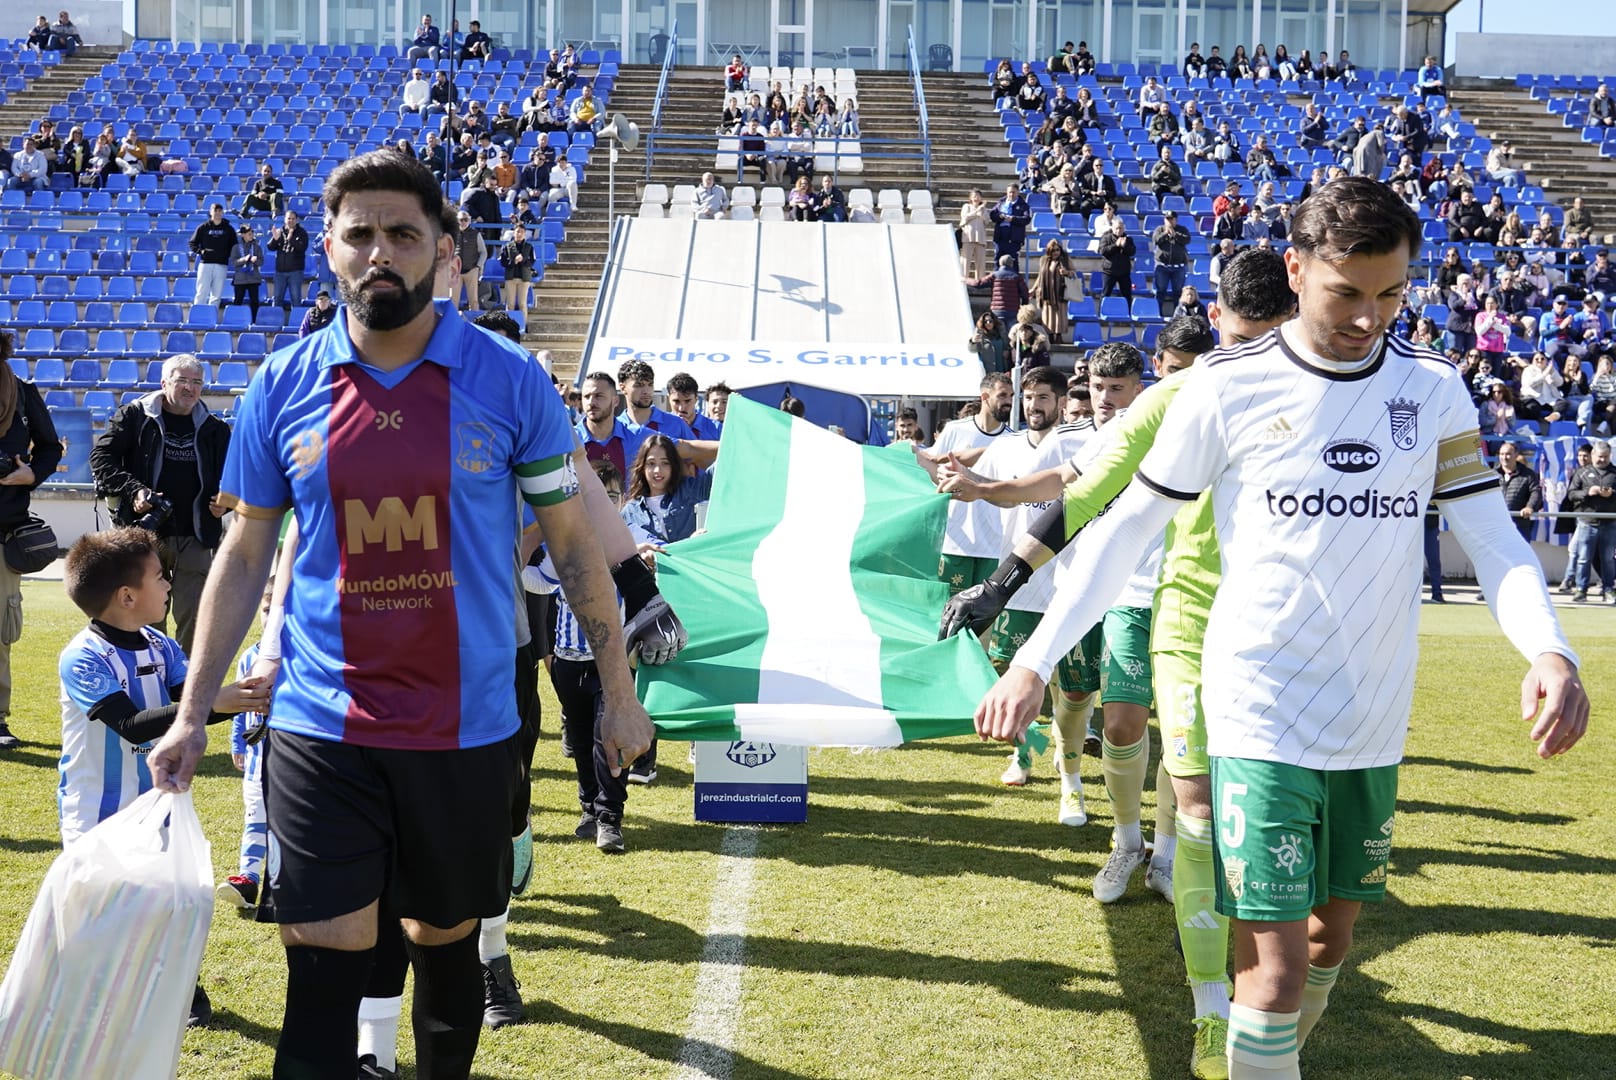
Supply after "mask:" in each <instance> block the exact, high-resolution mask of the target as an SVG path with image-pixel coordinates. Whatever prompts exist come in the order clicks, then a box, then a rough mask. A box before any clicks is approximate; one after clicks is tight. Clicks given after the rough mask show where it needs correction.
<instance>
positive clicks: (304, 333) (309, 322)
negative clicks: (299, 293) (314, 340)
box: [297, 289, 337, 338]
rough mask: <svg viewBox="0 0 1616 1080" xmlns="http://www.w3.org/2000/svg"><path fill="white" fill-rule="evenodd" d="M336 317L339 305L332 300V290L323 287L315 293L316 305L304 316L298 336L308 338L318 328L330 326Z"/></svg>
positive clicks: (298, 329)
mask: <svg viewBox="0 0 1616 1080" xmlns="http://www.w3.org/2000/svg"><path fill="white" fill-rule="evenodd" d="M336 318H337V306H336V305H335V304H333V303H332V302H331V293H330V290H327V289H321V290H320V291H319V292H317V293H315V294H314V306H313V307H311V308H309V310H308V314H306V315H304V316H303V324H302V325H301V326H299V327H298V328H297V336H298V337H300V338H306V337H308V336H309V335H310V334H312V333H314V332H315V331H316V330H322V329H324V328H325V327H327V326H330V325H331V324H332V323H333V322H335V321H336Z"/></svg>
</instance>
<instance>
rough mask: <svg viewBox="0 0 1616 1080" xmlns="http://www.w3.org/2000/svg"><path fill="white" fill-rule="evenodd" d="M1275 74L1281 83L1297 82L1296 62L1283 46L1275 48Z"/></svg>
mask: <svg viewBox="0 0 1616 1080" xmlns="http://www.w3.org/2000/svg"><path fill="white" fill-rule="evenodd" d="M1274 73H1275V74H1276V75H1278V76H1279V79H1280V81H1281V82H1295V81H1296V62H1295V61H1293V60H1292V59H1291V54H1290V52H1289V50H1287V49H1286V48H1285V46H1283V45H1275V46H1274Z"/></svg>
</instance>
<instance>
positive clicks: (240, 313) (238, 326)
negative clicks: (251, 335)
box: [219, 304, 252, 330]
mask: <svg viewBox="0 0 1616 1080" xmlns="http://www.w3.org/2000/svg"><path fill="white" fill-rule="evenodd" d="M251 325H252V309H251V308H249V307H247V306H246V305H237V304H232V305H230V306H229V307H227V308H225V309H224V315H223V316H222V317H221V318H220V319H219V326H221V327H223V328H224V329H226V330H245V329H247V327H249V326H251Z"/></svg>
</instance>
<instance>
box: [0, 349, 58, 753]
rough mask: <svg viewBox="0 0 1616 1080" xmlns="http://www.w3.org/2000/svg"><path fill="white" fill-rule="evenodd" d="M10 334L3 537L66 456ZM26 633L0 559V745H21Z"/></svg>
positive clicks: (5, 365)
mask: <svg viewBox="0 0 1616 1080" xmlns="http://www.w3.org/2000/svg"><path fill="white" fill-rule="evenodd" d="M11 350H12V340H11V335H10V334H7V333H0V538H3V537H6V536H9V535H10V532H11V530H12V529H14V528H16V527H17V526H18V525H22V524H24V523H26V522H27V520H28V503H29V498H30V496H31V495H32V494H33V491H34V489H35V488H37V487H38V486H39V485H40V484H43V483H44V482H45V481H46V480H49V479H50V478H51V476H52V475H53V474H54V473H55V472H56V466H57V465H59V464H61V461H62V444H61V441H60V440H59V439H57V437H56V427H55V425H54V424H52V423H51V417H50V412H49V411H48V410H47V409H46V408H45V399H44V398H42V397H40V396H39V391H38V390H36V389H34V384H33V383H27V382H23V381H22V380H21V379H18V378H17V376H16V375H14V374H12V371H11V363H10V361H11ZM20 637H22V575H21V574H20V573H18V572H17V571H16V570H13V569H12V568H11V567H10V566H9V565H7V564H6V561H5V560H4V559H0V750H8V749H10V748H11V747H13V746H16V745H17V738H16V736H14V735H12V734H11V729H10V728H9V727H8V726H7V725H6V721H7V720H8V719H9V718H10V715H11V646H12V644H13V643H14V642H16V640H17V639H18V638H20Z"/></svg>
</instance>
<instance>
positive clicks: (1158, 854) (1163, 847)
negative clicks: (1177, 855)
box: [1150, 833, 1178, 866]
mask: <svg viewBox="0 0 1616 1080" xmlns="http://www.w3.org/2000/svg"><path fill="white" fill-rule="evenodd" d="M1153 840H1154V846H1153V849H1152V851H1151V853H1150V864H1151V865H1152V866H1172V865H1173V853H1174V852H1176V851H1177V850H1178V837H1176V836H1163V835H1162V834H1161V833H1157V834H1156V835H1155V837H1154V838H1153Z"/></svg>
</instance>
